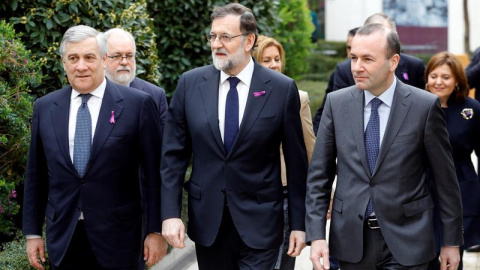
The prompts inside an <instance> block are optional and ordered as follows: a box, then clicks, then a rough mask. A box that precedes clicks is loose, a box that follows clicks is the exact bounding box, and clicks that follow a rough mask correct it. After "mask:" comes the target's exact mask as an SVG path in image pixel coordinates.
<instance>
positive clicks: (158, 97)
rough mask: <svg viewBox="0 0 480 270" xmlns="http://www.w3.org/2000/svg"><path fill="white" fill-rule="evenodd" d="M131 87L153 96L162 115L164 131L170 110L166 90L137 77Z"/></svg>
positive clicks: (161, 121) (161, 120) (161, 122)
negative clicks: (166, 117) (168, 110)
mask: <svg viewBox="0 0 480 270" xmlns="http://www.w3.org/2000/svg"><path fill="white" fill-rule="evenodd" d="M130 87H132V88H135V89H139V90H142V91H143V92H145V93H148V94H150V95H152V98H153V101H155V105H156V106H157V109H158V113H159V115H160V125H161V127H162V129H163V128H164V126H165V116H167V109H168V104H167V97H166V95H165V90H164V89H163V88H161V87H158V86H156V85H154V84H152V83H149V82H147V81H145V80H142V79H140V78H137V77H135V79H133V81H132V82H131V83H130Z"/></svg>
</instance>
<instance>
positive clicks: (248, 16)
mask: <svg viewBox="0 0 480 270" xmlns="http://www.w3.org/2000/svg"><path fill="white" fill-rule="evenodd" d="M227 15H236V16H240V31H241V32H242V34H244V35H249V34H254V35H255V40H254V41H253V46H252V49H251V50H253V49H254V48H255V44H256V43H257V37H258V29H257V20H256V19H255V16H254V15H253V13H252V10H250V9H249V8H247V7H245V6H244V5H241V4H238V3H231V4H228V5H225V6H221V7H215V9H214V10H213V12H212V15H210V20H211V21H212V22H213V20H215V19H217V18H223V17H226V16H227Z"/></svg>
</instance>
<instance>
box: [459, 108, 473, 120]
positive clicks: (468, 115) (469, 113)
mask: <svg viewBox="0 0 480 270" xmlns="http://www.w3.org/2000/svg"><path fill="white" fill-rule="evenodd" d="M461 114H462V117H463V119H466V120H470V119H472V117H473V109H472V108H465V109H463V110H462V112H461Z"/></svg>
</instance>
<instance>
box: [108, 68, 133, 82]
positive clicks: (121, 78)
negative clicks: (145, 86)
mask: <svg viewBox="0 0 480 270" xmlns="http://www.w3.org/2000/svg"><path fill="white" fill-rule="evenodd" d="M135 70H136V67H135V66H134V67H133V70H132V68H130V67H129V66H119V67H118V68H116V69H115V71H114V72H113V73H112V72H111V70H109V69H108V68H106V69H105V75H107V78H108V79H109V80H111V81H113V82H114V83H117V84H121V85H125V86H129V85H130V83H131V82H132V81H133V79H135ZM119 71H128V73H124V72H122V73H118V72H119Z"/></svg>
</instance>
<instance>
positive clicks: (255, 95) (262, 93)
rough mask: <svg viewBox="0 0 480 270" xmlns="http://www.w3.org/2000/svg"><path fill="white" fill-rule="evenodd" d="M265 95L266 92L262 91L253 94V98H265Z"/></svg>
mask: <svg viewBox="0 0 480 270" xmlns="http://www.w3.org/2000/svg"><path fill="white" fill-rule="evenodd" d="M263 95H265V90H264V91H260V92H253V96H254V97H259V96H263Z"/></svg>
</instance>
